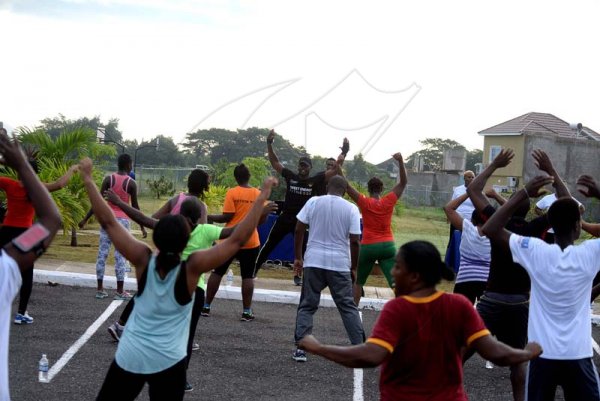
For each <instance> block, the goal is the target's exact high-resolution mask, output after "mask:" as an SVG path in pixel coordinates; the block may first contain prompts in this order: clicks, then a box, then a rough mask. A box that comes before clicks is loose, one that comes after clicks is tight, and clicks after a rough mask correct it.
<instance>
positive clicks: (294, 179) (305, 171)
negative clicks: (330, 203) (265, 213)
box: [254, 130, 350, 285]
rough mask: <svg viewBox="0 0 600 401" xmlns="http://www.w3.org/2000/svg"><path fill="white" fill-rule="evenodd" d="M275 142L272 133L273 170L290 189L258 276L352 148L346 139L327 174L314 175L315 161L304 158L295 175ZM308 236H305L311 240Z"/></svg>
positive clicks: (297, 279)
mask: <svg viewBox="0 0 600 401" xmlns="http://www.w3.org/2000/svg"><path fill="white" fill-rule="evenodd" d="M274 139H275V131H274V130H271V132H269V135H268V136H267V150H268V152H269V162H271V166H273V169H275V171H277V172H278V173H279V174H281V176H282V177H283V178H284V179H285V183H286V190H285V201H284V203H283V207H282V208H281V214H280V215H279V217H278V218H277V221H276V222H275V224H273V227H272V228H271V231H270V232H269V236H268V237H267V241H266V242H265V243H264V245H263V246H262V247H261V249H260V251H259V254H258V258H257V259H256V267H255V269H254V276H255V277H256V274H257V272H258V269H260V267H261V266H262V265H263V263H264V262H265V261H266V260H267V258H268V257H269V254H270V253H271V252H272V251H273V249H275V247H276V246H277V245H279V243H280V242H281V240H283V238H284V237H285V236H286V235H287V234H288V233H293V232H294V230H295V228H296V215H297V214H298V212H300V210H301V209H302V207H303V206H304V204H305V203H306V202H307V201H308V200H309V199H310V198H311V197H312V196H318V195H324V194H322V193H318V192H319V191H320V190H321V189H322V188H326V186H327V181H328V180H329V178H331V177H333V176H335V175H336V174H337V173H338V169H339V168H340V167H341V165H342V164H343V163H344V159H345V158H346V154H347V153H348V150H349V149H350V144H349V142H348V139H346V138H344V143H343V145H342V148H341V149H342V153H340V155H339V156H338V159H337V161H336V168H332V169H328V170H327V171H321V172H318V173H317V174H315V175H313V176H311V175H310V170H311V168H312V161H311V160H310V158H309V157H307V156H302V157H301V158H300V159H299V160H298V171H297V172H293V171H292V170H290V169H288V168H286V167H283V164H281V162H280V161H279V158H278V157H277V155H276V154H275V151H274V150H273V140H274ZM307 237H308V236H305V238H307ZM294 273H295V274H294V283H295V284H296V285H300V284H301V283H302V282H301V279H300V276H301V272H294Z"/></svg>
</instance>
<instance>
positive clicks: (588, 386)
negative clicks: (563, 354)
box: [525, 358, 600, 401]
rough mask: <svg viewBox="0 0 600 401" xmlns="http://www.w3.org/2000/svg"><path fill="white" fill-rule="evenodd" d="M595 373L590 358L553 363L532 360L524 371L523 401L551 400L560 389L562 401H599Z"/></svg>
mask: <svg viewBox="0 0 600 401" xmlns="http://www.w3.org/2000/svg"><path fill="white" fill-rule="evenodd" d="M599 384H600V383H599V380H598V372H597V371H596V367H595V366H594V362H593V361H592V358H584V359H574V360H556V359H544V358H536V359H533V360H531V361H530V362H529V366H528V368H527V386H526V390H525V399H527V400H528V401H545V400H553V399H554V397H555V394H556V388H557V387H558V386H561V387H562V389H563V393H564V395H565V400H566V401H599V400H600V389H599V388H598V386H599Z"/></svg>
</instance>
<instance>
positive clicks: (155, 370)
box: [80, 158, 277, 400]
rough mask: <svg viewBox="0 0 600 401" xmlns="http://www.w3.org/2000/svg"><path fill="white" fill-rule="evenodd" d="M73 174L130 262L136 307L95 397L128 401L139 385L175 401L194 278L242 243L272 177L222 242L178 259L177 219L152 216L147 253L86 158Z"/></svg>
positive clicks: (183, 235)
mask: <svg viewBox="0 0 600 401" xmlns="http://www.w3.org/2000/svg"><path fill="white" fill-rule="evenodd" d="M80 171H81V176H82V179H83V182H84V185H85V188H86V191H87V192H88V195H89V197H90V201H91V204H92V208H93V210H94V214H95V215H96V218H97V219H98V222H99V223H100V224H101V225H102V227H103V228H104V229H105V230H106V232H107V234H108V236H109V237H110V239H111V241H112V242H113V243H114V245H115V247H116V248H117V249H118V250H119V252H121V254H122V255H123V256H124V257H125V258H126V259H127V260H129V262H130V263H131V264H132V265H133V266H135V275H136V278H137V281H138V294H137V295H136V306H135V308H134V310H133V312H132V315H131V317H130V319H129V322H128V324H127V330H125V332H124V333H123V336H122V337H121V340H120V341H119V347H118V349H117V354H116V357H115V360H114V361H113V362H112V364H111V366H110V368H109V370H108V373H107V375H106V379H105V380H104V383H103V385H102V388H101V389H100V393H99V394H98V398H97V400H113V399H119V400H134V399H135V398H136V397H137V396H138V395H139V393H140V392H141V390H142V388H143V387H144V384H146V383H148V387H149V395H150V400H182V399H183V395H184V384H185V356H186V345H187V344H186V339H187V332H188V330H189V325H190V314H191V307H192V300H193V294H194V291H195V288H196V285H197V283H198V278H199V277H200V274H202V273H203V272H207V271H209V270H212V269H214V268H216V267H217V266H219V265H221V264H223V263H224V262H225V261H226V260H228V259H229V258H231V257H232V256H233V255H234V254H235V253H236V252H237V251H238V250H239V249H240V247H241V246H242V245H244V243H245V242H246V241H247V240H248V238H249V237H250V235H251V234H252V232H253V230H254V229H255V228H256V225H257V224H258V221H259V219H260V217H261V214H262V210H263V204H264V202H265V201H266V200H267V199H268V198H269V195H270V194H271V188H272V186H273V185H275V184H276V183H277V180H276V179H274V178H272V177H269V178H267V179H266V180H265V182H264V184H263V187H262V191H261V194H260V196H259V197H258V199H257V200H256V202H255V203H254V206H253V207H252V210H251V211H250V213H248V215H247V216H246V218H245V219H244V220H242V221H241V222H240V223H239V224H238V225H237V227H236V229H235V230H234V232H233V234H232V235H231V236H230V237H229V238H228V239H226V240H224V241H223V242H221V243H219V244H218V245H216V246H214V247H212V248H210V249H207V250H204V251H199V252H194V253H192V254H191V255H190V256H189V257H188V259H187V262H186V263H182V262H181V253H182V251H183V249H184V248H185V246H186V244H187V241H188V239H189V235H190V229H189V225H188V224H187V223H186V221H185V219H184V218H183V217H182V216H180V215H178V216H173V215H169V216H165V217H163V218H161V219H160V220H159V222H158V223H157V225H156V227H155V229H154V233H153V236H152V239H153V242H154V244H155V246H156V247H157V249H158V251H157V253H156V254H153V253H152V249H151V248H150V247H149V246H148V245H147V244H145V243H144V242H142V241H139V240H137V239H136V238H134V237H133V236H132V235H131V234H130V233H129V232H128V231H127V230H125V229H124V228H123V227H122V226H121V225H120V224H119V223H118V222H117V221H116V219H115V217H114V215H113V213H112V212H111V210H110V208H109V207H108V205H107V204H106V202H104V199H103V198H102V196H101V195H100V193H99V192H98V188H96V185H95V183H94V181H93V179H92V161H91V160H90V159H88V158H86V159H84V160H82V161H81V163H80ZM150 334H152V335H150Z"/></svg>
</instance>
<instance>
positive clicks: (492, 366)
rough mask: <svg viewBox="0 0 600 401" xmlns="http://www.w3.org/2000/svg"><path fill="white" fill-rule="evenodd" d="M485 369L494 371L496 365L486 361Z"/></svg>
mask: <svg viewBox="0 0 600 401" xmlns="http://www.w3.org/2000/svg"><path fill="white" fill-rule="evenodd" d="M485 368H486V369H494V364H493V363H492V362H490V361H485Z"/></svg>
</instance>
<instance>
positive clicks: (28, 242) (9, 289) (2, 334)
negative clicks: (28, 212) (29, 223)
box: [0, 128, 61, 401]
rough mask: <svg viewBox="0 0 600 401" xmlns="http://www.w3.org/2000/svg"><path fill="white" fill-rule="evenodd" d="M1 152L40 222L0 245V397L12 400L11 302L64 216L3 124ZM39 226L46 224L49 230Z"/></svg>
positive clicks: (3, 161) (0, 398)
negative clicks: (9, 363) (26, 271)
mask: <svg viewBox="0 0 600 401" xmlns="http://www.w3.org/2000/svg"><path fill="white" fill-rule="evenodd" d="M0 156H1V157H0V159H1V161H2V164H5V165H7V166H9V167H12V168H13V169H15V170H16V171H17V173H18V174H19V180H20V181H21V183H22V184H23V186H24V187H25V190H26V191H27V194H28V195H29V199H31V203H32V205H33V208H34V209H35V212H36V215H37V223H36V224H35V225H34V226H33V227H32V228H29V229H28V230H27V231H25V232H24V233H23V234H21V235H20V236H18V237H17V238H15V239H14V240H13V241H12V242H9V243H8V244H7V245H5V246H4V248H2V249H0V401H10V392H9V388H8V344H9V333H10V322H11V305H12V302H13V300H14V298H15V295H16V294H17V293H18V292H19V289H20V288H21V272H20V270H23V271H25V269H30V268H31V266H33V262H34V261H35V260H36V259H37V258H38V256H40V255H41V254H42V253H43V251H44V250H45V249H46V248H47V247H48V245H50V242H51V241H52V238H54V235H55V234H56V231H57V230H58V228H59V227H60V224H61V219H60V214H59V213H58V209H57V208H56V204H55V203H54V201H52V198H51V197H50V194H49V193H48V191H47V190H46V187H45V186H44V185H43V184H42V183H41V182H40V180H39V179H38V178H37V175H36V174H35V173H34V172H33V169H32V168H31V166H30V165H29V162H28V161H27V160H26V159H25V156H24V154H23V152H22V151H21V148H20V146H19V144H18V143H17V142H16V141H11V140H10V139H9V138H8V136H7V134H6V130H5V129H3V128H0ZM39 226H43V227H45V228H46V230H47V233H46V232H45V230H44V229H43V228H41V229H40V227H39ZM15 244H17V245H15ZM17 246H19V247H17Z"/></svg>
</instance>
